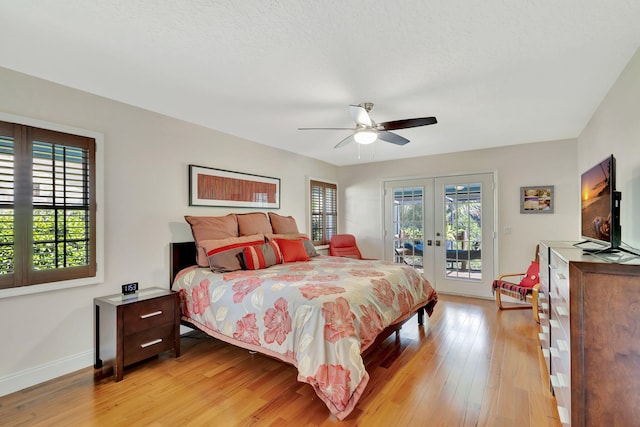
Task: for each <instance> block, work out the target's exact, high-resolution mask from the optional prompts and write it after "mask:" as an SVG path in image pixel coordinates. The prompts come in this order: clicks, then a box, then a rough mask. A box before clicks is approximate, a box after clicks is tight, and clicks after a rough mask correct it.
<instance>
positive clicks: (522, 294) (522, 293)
mask: <svg viewBox="0 0 640 427" xmlns="http://www.w3.org/2000/svg"><path fill="white" fill-rule="evenodd" d="M492 288H493V292H496V291H498V292H499V291H500V290H501V289H503V290H505V291H508V292H511V293H513V294H518V295H519V298H520V299H521V300H522V301H526V299H527V295H528V294H530V293H531V292H532V288H529V287H526V286H519V285H516V284H515V283H511V282H507V281H505V280H497V279H496V280H494V281H493V285H492Z"/></svg>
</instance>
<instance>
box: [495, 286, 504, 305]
mask: <svg viewBox="0 0 640 427" xmlns="http://www.w3.org/2000/svg"><path fill="white" fill-rule="evenodd" d="M500 295H501V294H500V289H496V305H497V306H498V308H499V309H500V310H502V308H503V307H502V298H500Z"/></svg>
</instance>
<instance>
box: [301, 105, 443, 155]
mask: <svg viewBox="0 0 640 427" xmlns="http://www.w3.org/2000/svg"><path fill="white" fill-rule="evenodd" d="M372 109H373V103H372V102H363V103H362V104H360V105H349V112H350V113H351V117H352V118H353V120H354V121H355V122H356V127H355V128H298V130H352V131H353V134H351V135H349V136H348V137H346V138H345V139H343V140H342V141H340V142H339V143H338V144H337V145H336V146H335V148H340V147H344V146H345V145H347V144H349V143H351V142H352V141H355V142H357V143H358V144H371V143H372V142H374V141H375V140H376V139H381V140H383V141H386V142H390V143H392V144H396V145H405V144H407V143H408V142H409V140H408V139H407V138H405V137H403V136H400V135H398V134H396V133H393V132H390V131H392V130H398V129H407V128H414V127H418V126H427V125H433V124H436V123H438V120H436V118H435V117H420V118H416V119H404V120H392V121H390V122H383V123H376V122H374V121H373V120H371V117H370V116H369V112H370V111H371V110H372Z"/></svg>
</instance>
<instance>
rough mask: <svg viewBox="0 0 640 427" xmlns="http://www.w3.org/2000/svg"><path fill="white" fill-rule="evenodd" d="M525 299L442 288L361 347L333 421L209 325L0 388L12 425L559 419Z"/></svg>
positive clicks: (3, 411) (272, 367)
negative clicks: (144, 350)
mask: <svg viewBox="0 0 640 427" xmlns="http://www.w3.org/2000/svg"><path fill="white" fill-rule="evenodd" d="M537 334H538V325H537V324H536V323H535V322H534V321H533V319H532V316H531V312H530V311H529V310H514V311H506V312H505V311H503V312H501V311H498V310H497V308H496V307H495V305H494V303H493V302H492V301H488V300H477V299H472V298H464V297H457V296H448V295H440V301H439V303H438V305H437V306H436V309H435V312H434V314H433V316H432V317H430V318H428V319H427V320H426V322H425V324H424V325H423V326H418V325H417V321H416V320H415V319H411V321H410V322H408V323H406V324H405V325H404V326H403V328H402V330H401V332H400V337H399V338H396V336H395V335H392V336H390V337H389V338H387V339H386V340H385V341H383V342H382V343H380V344H379V346H378V347H377V348H376V349H375V350H373V351H372V352H371V353H369V354H368V355H367V357H366V358H365V366H366V369H367V372H369V375H370V380H369V384H368V386H367V388H366V389H365V390H364V393H363V395H362V398H361V399H360V401H359V402H358V404H357V405H356V408H355V409H354V411H353V412H352V413H351V414H350V415H349V417H347V418H346V419H345V420H344V421H339V420H338V419H337V418H336V417H335V416H332V415H331V414H330V413H329V411H328V410H327V408H326V406H325V405H324V403H323V402H322V401H321V400H320V399H319V398H318V397H317V396H316V395H315V393H314V391H313V389H312V388H311V386H309V385H308V384H303V383H299V382H297V371H296V369H295V368H294V367H293V366H290V365H287V364H285V363H283V362H280V361H278V360H275V359H271V358H269V357H266V356H262V355H259V354H253V355H252V354H249V352H247V351H246V350H244V349H240V348H237V347H233V346H231V345H229V344H226V343H224V342H221V341H218V340H215V339H213V338H210V337H207V336H206V335H204V334H202V333H199V332H197V333H193V334H190V335H187V336H183V337H182V340H181V343H182V355H181V357H180V358H178V359H176V358H174V357H173V356H172V355H171V354H162V355H160V356H158V357H156V358H154V359H150V360H147V361H144V362H142V363H140V364H137V365H134V366H132V367H130V368H127V370H126V371H125V377H124V380H123V381H121V382H118V383H115V382H113V380H112V378H103V379H96V378H94V372H93V368H87V369H83V370H80V371H78V372H74V373H72V374H69V375H66V376H64V377H61V378H58V379H55V380H52V381H49V382H47V383H44V384H40V385H37V386H35V387H31V388H29V389H26V390H22V391H19V392H17V393H13V394H11V395H8V396H4V397H1V398H0V425H3V426H4V425H8V426H30V427H31V426H49V425H73V426H105V425H109V426H201V425H225V426H236V425H238V426H280V425H309V426H341V427H349V426H357V425H390V426H401V425H430V426H431V425H434V426H439V425H442V426H491V427H495V426H513V425H518V426H536V427H538V426H553V427H556V426H559V425H560V422H559V419H558V414H557V410H556V407H555V405H556V403H555V398H554V397H553V395H552V394H551V393H550V391H549V384H548V377H547V373H546V366H545V364H544V359H543V358H542V354H541V351H540V348H539V343H538V340H537Z"/></svg>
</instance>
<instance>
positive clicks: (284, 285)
mask: <svg viewBox="0 0 640 427" xmlns="http://www.w3.org/2000/svg"><path fill="white" fill-rule="evenodd" d="M195 253H196V247H195V245H194V243H193V242H183V243H172V244H171V260H172V265H171V271H170V274H171V283H172V289H173V290H175V291H177V292H179V294H180V300H181V310H182V322H183V323H184V324H186V325H188V326H191V327H194V328H196V329H199V330H201V331H203V332H205V333H206V334H208V335H210V336H212V337H214V338H217V339H220V340H222V341H225V342H228V343H230V344H233V345H236V346H239V347H242V348H245V349H248V350H250V351H256V352H259V353H262V354H265V355H268V356H271V357H274V358H277V359H280V360H282V361H284V362H287V363H290V364H292V365H294V366H295V367H296V368H297V369H298V380H299V381H301V382H305V383H308V384H310V385H311V386H312V387H313V389H314V390H315V392H316V394H317V395H318V397H319V398H320V399H321V400H322V401H323V402H324V403H325V404H326V406H327V408H328V409H329V411H330V412H331V413H333V414H334V415H335V416H336V417H337V418H338V419H344V418H345V417H347V416H348V415H349V413H350V412H351V411H352V410H353V408H354V407H355V405H356V403H357V402H358V400H359V398H360V396H361V395H362V393H363V391H364V389H365V387H366V385H367V382H368V380H369V375H368V374H367V372H366V371H365V367H364V362H363V356H364V354H365V352H367V350H372V349H375V346H376V343H378V342H380V341H381V340H384V339H385V338H387V337H388V336H389V335H391V334H392V333H394V332H395V333H399V330H400V328H401V326H402V324H403V323H404V322H406V321H407V320H408V319H409V318H411V317H412V316H413V315H414V314H415V313H416V312H417V313H418V316H417V317H418V323H419V324H422V323H423V321H424V314H425V313H426V314H427V315H431V313H432V312H433V309H434V306H435V305H436V303H437V294H436V292H435V290H434V289H433V288H432V287H431V285H430V284H429V282H428V281H426V280H425V279H424V278H423V277H422V276H421V275H420V274H419V273H418V272H417V271H416V270H415V269H413V268H411V267H409V266H407V265H404V264H394V263H391V262H386V261H376V260H357V259H350V258H340V257H329V256H322V255H320V256H316V257H313V258H311V260H310V261H305V262H289V263H283V264H277V265H273V266H270V267H268V268H264V269H259V270H239V271H232V272H227V273H214V272H212V271H211V269H208V268H205V267H198V266H197V265H192V264H194V262H193V260H194V258H195Z"/></svg>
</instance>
